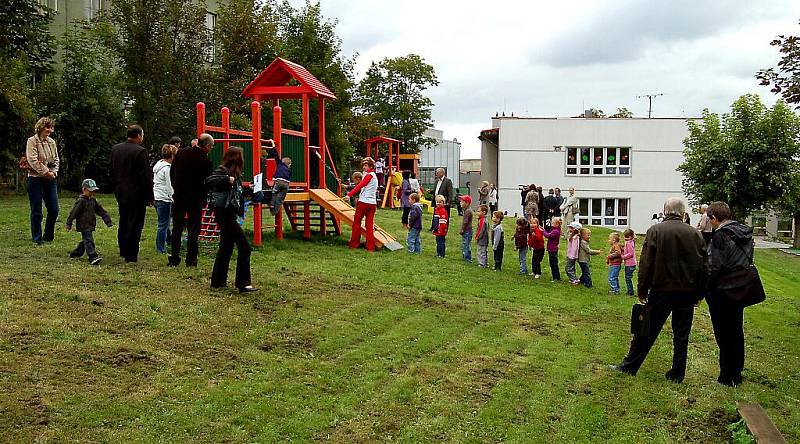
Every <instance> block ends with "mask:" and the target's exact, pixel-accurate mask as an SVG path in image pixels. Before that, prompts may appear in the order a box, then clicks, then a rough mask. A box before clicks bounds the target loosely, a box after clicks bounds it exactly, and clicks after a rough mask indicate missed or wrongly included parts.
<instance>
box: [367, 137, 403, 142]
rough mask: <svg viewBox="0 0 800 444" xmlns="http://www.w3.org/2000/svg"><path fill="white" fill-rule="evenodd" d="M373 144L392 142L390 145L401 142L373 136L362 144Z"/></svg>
mask: <svg viewBox="0 0 800 444" xmlns="http://www.w3.org/2000/svg"><path fill="white" fill-rule="evenodd" d="M375 142H378V143H381V142H392V143H394V142H398V143H399V142H401V141H400V140H397V139H392V138H391V137H386V136H375V137H371V138H369V139H367V140H365V141H364V143H375Z"/></svg>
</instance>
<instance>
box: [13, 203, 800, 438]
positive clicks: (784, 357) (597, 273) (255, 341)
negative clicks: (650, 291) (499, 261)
mask: <svg viewBox="0 0 800 444" xmlns="http://www.w3.org/2000/svg"><path fill="white" fill-rule="evenodd" d="M100 200H101V202H102V203H103V204H104V205H105V207H106V208H107V209H108V210H109V211H110V213H111V215H112V218H113V219H114V221H115V223H116V222H117V219H118V217H117V215H118V213H117V210H116V203H115V201H114V199H113V196H109V195H103V196H100ZM72 202H73V196H71V195H69V194H66V193H65V194H63V195H62V197H61V216H59V220H60V221H59V227H60V231H58V233H57V235H56V241H55V242H53V243H52V244H46V245H44V246H41V247H36V246H34V245H33V244H32V243H31V242H30V240H29V219H28V203H27V199H26V198H25V197H23V196H3V197H0V204H2V206H0V246H2V248H0V285H2V297H0V430H2V433H0V440H3V441H7V442H29V441H40V442H64V441H101V442H108V441H117V442H166V441H170V442H274V441H284V440H286V441H288V440H291V441H300V442H302V441H332V442H364V441H373V442H374V441H404V442H428V441H451V442H497V441H511V442H620V443H629V442H656V443H668V442H687V441H691V442H724V441H726V440H727V439H728V438H729V436H730V435H729V432H727V431H726V426H727V425H728V424H729V423H731V422H734V421H736V420H737V419H738V416H737V414H736V411H735V403H736V402H757V403H760V404H761V405H763V406H764V407H765V408H766V410H767V412H768V414H769V415H770V416H771V418H772V419H773V420H774V421H775V423H776V424H777V426H778V427H779V428H780V429H781V431H782V432H783V433H784V434H785V436H786V437H787V439H788V441H790V442H796V441H798V440H800V405H798V404H800V401H798V399H800V357H799V356H800V336H798V334H797V333H798V331H800V330H799V329H800V310H798V301H799V300H800V298H799V297H798V292H797V289H798V288H799V287H798V285H799V284H800V274H799V273H798V270H800V258H798V257H795V256H789V255H786V254H783V253H779V252H775V251H761V250H760V251H758V253H757V255H756V260H757V263H758V264H759V266H760V269H761V273H762V276H763V278H764V280H765V285H766V288H767V291H768V294H769V296H768V299H767V301H766V302H765V303H763V304H760V305H758V306H756V307H752V308H750V309H748V310H747V311H746V315H745V316H746V322H745V333H746V337H747V340H746V341H747V362H746V370H745V373H744V378H745V384H743V385H742V386H740V387H739V388H736V389H732V388H727V387H723V386H719V385H716V384H714V383H713V381H714V380H715V378H716V375H717V363H716V359H717V357H716V356H717V355H716V353H717V348H716V344H715V343H714V337H713V333H712V330H711V324H710V320H709V316H708V310H707V308H706V306H705V304H702V305H701V306H700V307H699V308H698V309H697V310H696V312H695V323H694V328H693V330H692V336H691V344H690V348H689V367H688V370H687V377H686V381H685V383H684V384H681V385H678V384H672V383H668V382H666V381H665V380H664V378H663V374H664V372H665V371H666V370H668V369H669V367H670V363H671V334H670V328H669V325H667V326H665V330H664V332H663V333H662V335H661V336H660V338H659V340H658V342H657V343H656V346H655V347H654V349H653V351H652V352H651V354H650V356H649V357H648V360H647V361H646V362H645V364H644V366H643V367H642V369H641V371H640V373H639V375H638V376H636V377H627V376H623V375H619V374H615V373H612V372H610V371H609V370H607V369H606V364H610V363H616V362H618V361H619V360H620V359H621V358H622V357H623V355H624V354H625V352H626V351H627V347H628V344H629V341H630V335H629V333H628V329H629V325H628V323H629V317H630V307H631V305H632V304H633V299H632V298H627V297H625V296H611V295H608V294H607V289H608V284H607V281H606V266H605V263H604V261H603V260H602V259H600V258H594V259H593V261H592V269H593V276H594V280H595V284H596V288H594V289H591V290H587V289H583V288H575V287H572V286H570V285H568V284H565V283H551V282H550V279H549V271H547V269H546V263H545V275H544V276H543V278H542V279H539V280H536V281H534V280H533V279H532V278H531V277H530V276H519V275H518V265H517V264H518V262H517V254H516V252H515V251H514V250H513V240H512V238H511V236H512V232H513V220H512V219H511V218H508V219H506V222H505V224H506V236H507V237H506V245H507V248H506V256H505V263H504V269H503V271H502V272H493V271H491V270H480V269H478V268H477V267H476V266H475V265H467V264H464V263H463V262H462V261H461V259H460V251H459V245H460V238H459V236H458V234H457V228H456V226H457V225H456V222H459V221H460V220H458V219H459V218H455V219H457V220H455V221H454V224H453V226H452V228H451V234H450V235H449V236H448V253H447V258H446V259H444V260H437V259H436V258H434V250H435V243H434V240H433V238H432V236H430V235H429V234H427V235H425V236H424V237H423V253H422V255H420V256H409V255H407V253H406V252H405V251H397V252H391V253H390V252H385V251H384V252H380V253H375V254H368V253H366V252H365V251H363V250H359V251H353V250H349V249H347V248H346V245H345V239H341V238H335V237H329V238H327V239H324V240H320V239H317V240H314V241H311V242H307V241H303V240H300V239H299V237H298V236H297V235H296V234H291V235H289V236H287V237H288V238H289V239H287V240H284V241H282V242H276V241H274V238H273V234H271V233H270V234H269V235H268V236H267V239H266V242H265V244H264V246H263V247H261V248H259V249H256V250H255V251H254V253H253V256H252V269H253V276H254V284H255V285H256V286H258V287H259V288H260V289H261V291H260V292H258V293H251V294H246V295H240V294H238V293H236V292H233V291H210V290H209V276H210V270H211V266H212V264H213V253H214V250H213V248H211V247H205V248H203V250H202V253H201V258H200V264H199V267H198V268H197V269H187V268H186V267H183V266H181V267H178V268H167V267H166V258H165V257H164V256H162V255H158V254H156V253H155V248H154V245H153V243H154V237H155V211H154V210H153V209H149V211H148V214H147V226H146V229H145V232H144V236H143V241H142V245H141V246H142V254H141V257H140V261H139V263H138V264H124V263H122V262H121V260H120V259H119V258H118V257H117V255H116V252H117V249H116V240H115V239H116V237H115V236H116V228H111V229H107V228H105V227H99V228H98V231H97V232H96V242H97V245H98V248H99V251H100V253H101V254H102V255H103V256H104V257H105V261H104V262H103V264H102V265H101V266H100V267H91V266H89V265H88V264H87V261H86V258H83V259H81V260H73V259H69V258H68V257H67V253H68V251H69V250H70V249H71V248H73V247H74V244H75V243H76V242H77V241H78V238H79V236H78V235H77V234H75V233H74V232H72V233H66V232H64V231H63V221H64V220H65V219H66V215H67V213H68V211H69V209H70V207H71V205H72ZM453 213H454V214H455V210H454V211H453ZM429 217H430V216H429V215H426V216H425V223H426V226H427V224H429V221H430V219H429ZM399 219H400V213H399V211H390V210H386V211H379V213H378V218H377V221H378V223H379V224H380V225H381V226H383V227H384V228H387V229H388V230H389V231H390V232H393V233H396V234H398V235H400V234H402V233H403V231H402V229H401V227H400V222H399ZM607 234H608V231H607V230H603V229H597V230H594V235H593V238H592V246H593V247H594V248H600V249H603V250H605V249H606V245H605V239H606V238H607ZM344 235H345V237H347V236H349V229H345V233H344ZM400 240H401V241H404V236H401V238H400ZM563 250H564V248H563V244H562V253H561V254H562V257H561V261H562V263H561V267H562V269H563V265H564V262H563V261H564V251H563ZM233 262H235V260H234V261H233ZM490 262H491V257H490ZM232 278H233V277H232V275H231V277H230V279H231V280H232ZM623 286H624V284H623Z"/></svg>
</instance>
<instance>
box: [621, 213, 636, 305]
mask: <svg viewBox="0 0 800 444" xmlns="http://www.w3.org/2000/svg"><path fill="white" fill-rule="evenodd" d="M623 235H624V236H625V247H624V248H623V249H622V261H623V262H622V263H623V265H625V286H627V287H628V296H633V293H634V291H633V272H634V271H636V236H635V234H634V233H633V230H631V229H630V228H628V229H627V230H625V232H624V233H623Z"/></svg>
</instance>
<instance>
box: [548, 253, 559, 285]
mask: <svg viewBox="0 0 800 444" xmlns="http://www.w3.org/2000/svg"><path fill="white" fill-rule="evenodd" d="M547 259H548V262H550V274H551V275H552V276H553V280H554V281H560V280H561V270H559V269H558V251H548V252H547Z"/></svg>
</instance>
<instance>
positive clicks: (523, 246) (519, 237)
mask: <svg viewBox="0 0 800 444" xmlns="http://www.w3.org/2000/svg"><path fill="white" fill-rule="evenodd" d="M530 232H531V230H530V225H529V224H528V221H527V220H526V219H525V218H524V217H520V218H518V219H517V229H516V231H515V232H514V247H515V248H516V249H517V251H519V274H521V275H526V274H528V235H529V234H530Z"/></svg>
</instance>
